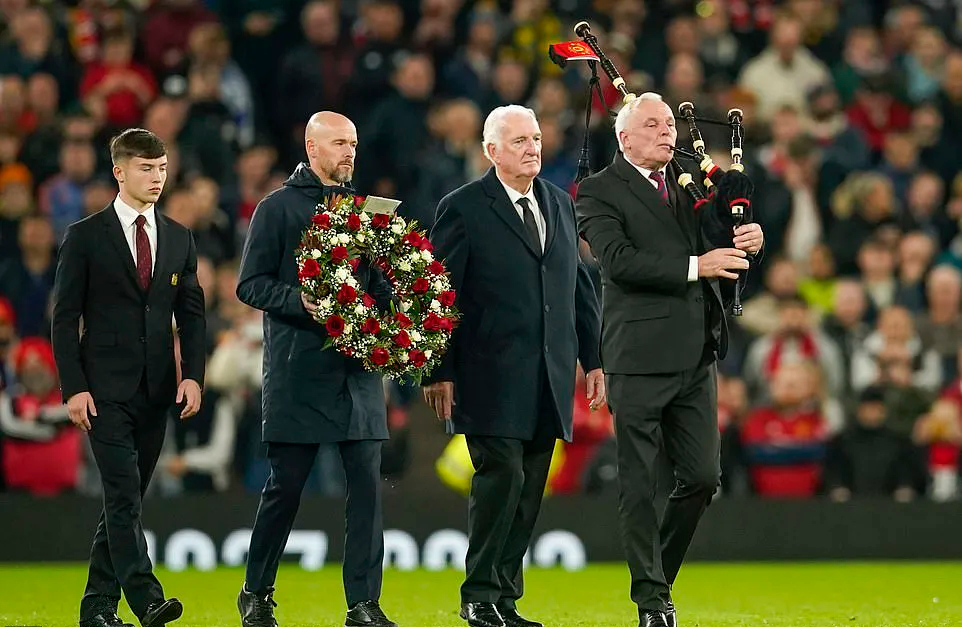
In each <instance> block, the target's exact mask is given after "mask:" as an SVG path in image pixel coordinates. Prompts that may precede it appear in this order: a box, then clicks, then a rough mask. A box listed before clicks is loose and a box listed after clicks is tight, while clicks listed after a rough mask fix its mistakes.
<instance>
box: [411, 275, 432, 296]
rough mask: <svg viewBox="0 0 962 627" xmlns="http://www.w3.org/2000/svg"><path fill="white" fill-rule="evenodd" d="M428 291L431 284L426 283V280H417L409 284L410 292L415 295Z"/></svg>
mask: <svg viewBox="0 0 962 627" xmlns="http://www.w3.org/2000/svg"><path fill="white" fill-rule="evenodd" d="M429 289H431V284H430V283H429V282H428V280H427V279H424V278H421V279H417V280H416V281H415V282H414V283H412V284H411V291H412V292H414V293H415V294H423V293H425V292H427V291H428V290H429Z"/></svg>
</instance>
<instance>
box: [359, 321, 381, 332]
mask: <svg viewBox="0 0 962 627" xmlns="http://www.w3.org/2000/svg"><path fill="white" fill-rule="evenodd" d="M380 330H381V323H380V322H378V321H377V318H368V319H367V320H365V321H364V324H362V325H361V331H362V332H364V333H370V334H371V335H374V334H375V333H377V332H378V331H380Z"/></svg>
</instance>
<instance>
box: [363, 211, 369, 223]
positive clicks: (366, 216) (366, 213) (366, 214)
mask: <svg viewBox="0 0 962 627" xmlns="http://www.w3.org/2000/svg"><path fill="white" fill-rule="evenodd" d="M370 221H371V214H369V213H368V212H367V211H362V212H361V222H370Z"/></svg>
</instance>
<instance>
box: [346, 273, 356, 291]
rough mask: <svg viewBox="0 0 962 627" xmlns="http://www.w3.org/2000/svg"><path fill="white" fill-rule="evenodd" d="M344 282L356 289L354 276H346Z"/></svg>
mask: <svg viewBox="0 0 962 627" xmlns="http://www.w3.org/2000/svg"><path fill="white" fill-rule="evenodd" d="M344 282H345V283H347V284H348V285H350V286H351V287H353V288H354V289H357V279H355V278H354V277H352V276H349V277H347V279H345V281H344Z"/></svg>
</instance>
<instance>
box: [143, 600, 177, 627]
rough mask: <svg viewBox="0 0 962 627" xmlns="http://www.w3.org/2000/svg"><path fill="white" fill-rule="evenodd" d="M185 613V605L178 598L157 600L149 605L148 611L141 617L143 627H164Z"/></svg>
mask: <svg viewBox="0 0 962 627" xmlns="http://www.w3.org/2000/svg"><path fill="white" fill-rule="evenodd" d="M183 613H184V606H183V604H181V602H180V601H179V600H177V599H176V598H170V599H167V600H166V601H157V602H155V603H151V604H150V605H148V606H147V613H146V614H144V617H143V618H141V619H140V624H141V625H143V627H163V625H166V624H167V623H171V622H173V621H175V620H177V619H178V618H180V615H181V614H183Z"/></svg>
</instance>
